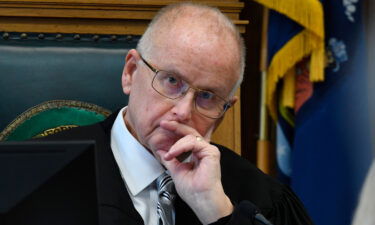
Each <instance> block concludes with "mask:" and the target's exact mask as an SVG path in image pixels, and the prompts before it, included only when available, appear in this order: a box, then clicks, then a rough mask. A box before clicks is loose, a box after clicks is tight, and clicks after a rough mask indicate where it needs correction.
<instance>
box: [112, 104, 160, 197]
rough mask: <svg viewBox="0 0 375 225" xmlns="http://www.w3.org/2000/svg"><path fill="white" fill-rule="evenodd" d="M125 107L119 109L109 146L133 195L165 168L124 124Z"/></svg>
mask: <svg viewBox="0 0 375 225" xmlns="http://www.w3.org/2000/svg"><path fill="white" fill-rule="evenodd" d="M125 112H126V107H124V108H123V109H121V110H120V112H119V114H118V115H117V118H116V120H115V122H114V124H113V127H112V130H111V147H112V151H113V154H114V156H115V159H116V162H117V164H118V166H119V168H120V172H121V175H122V177H123V179H124V180H125V183H126V185H127V187H128V189H129V190H130V192H131V194H132V195H133V196H135V195H137V194H138V193H140V192H141V191H142V190H143V189H145V188H146V187H147V186H148V185H150V184H151V183H152V182H153V181H154V180H155V179H156V178H157V177H159V176H160V175H161V174H162V173H163V172H164V171H165V169H164V168H163V166H162V165H161V164H160V162H159V161H158V160H157V159H156V158H155V157H154V156H153V155H152V154H151V153H150V152H149V151H148V150H147V149H146V148H145V147H144V146H143V145H141V144H140V143H139V142H138V140H137V139H135V138H134V136H133V135H132V134H131V133H130V132H129V130H128V129H127V127H126V125H125V121H124V116H123V115H125Z"/></svg>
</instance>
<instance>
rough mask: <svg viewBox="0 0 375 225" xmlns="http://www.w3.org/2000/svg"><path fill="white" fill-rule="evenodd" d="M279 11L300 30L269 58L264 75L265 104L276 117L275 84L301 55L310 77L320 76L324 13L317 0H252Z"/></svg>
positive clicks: (320, 78)
mask: <svg viewBox="0 0 375 225" xmlns="http://www.w3.org/2000/svg"><path fill="white" fill-rule="evenodd" d="M254 1H256V2H259V3H261V4H263V5H264V6H266V7H268V8H271V9H273V10H275V11H278V12H279V13H282V14H284V15H286V16H287V17H289V18H290V19H292V20H294V21H295V22H297V23H299V24H300V25H301V26H303V27H304V29H303V30H302V31H301V32H300V33H298V34H297V35H295V36H294V37H293V38H292V39H290V40H289V41H288V42H287V43H286V44H285V45H284V46H283V47H282V48H281V49H280V50H279V51H278V52H277V53H276V54H275V55H274V56H273V58H272V61H271V63H270V66H269V68H268V73H267V74H268V75H267V76H268V77H267V97H266V99H267V105H268V107H269V109H270V114H271V116H272V118H273V119H275V120H277V109H276V107H277V104H276V97H275V92H276V86H277V83H278V81H279V80H280V79H282V78H284V76H285V74H286V73H287V72H288V71H289V70H291V69H292V68H293V67H294V66H295V64H296V63H298V62H299V61H301V60H302V59H303V58H304V57H307V56H311V60H310V80H311V81H313V82H315V81H322V80H323V79H324V15H323V6H322V4H321V3H320V1H319V0H254Z"/></svg>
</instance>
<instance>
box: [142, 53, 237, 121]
mask: <svg viewBox="0 0 375 225" xmlns="http://www.w3.org/2000/svg"><path fill="white" fill-rule="evenodd" d="M141 59H142V61H143V62H144V63H145V64H146V65H147V67H148V68H150V70H152V71H153V72H154V73H155V75H154V77H153V78H152V83H151V86H152V88H153V89H154V90H155V91H156V92H157V93H159V94H160V95H162V96H164V97H166V98H169V99H178V98H181V97H183V96H185V95H186V93H187V92H188V91H189V89H193V90H195V96H194V97H195V98H194V103H195V104H194V105H195V109H196V110H197V111H198V112H199V113H200V114H202V115H203V116H206V117H208V118H211V119H218V118H220V117H222V116H223V115H224V113H225V111H227V109H228V108H229V107H230V106H231V104H230V103H229V102H228V101H226V100H225V99H224V98H222V97H220V96H218V95H216V94H214V93H212V92H210V91H206V90H202V89H199V88H195V87H192V86H190V85H189V84H188V83H187V82H186V81H184V80H183V79H181V78H180V77H179V76H178V75H176V74H174V73H171V72H167V71H164V70H158V69H155V68H154V67H153V66H151V65H150V64H149V63H148V62H147V61H146V60H145V59H144V58H143V57H142V56H141Z"/></svg>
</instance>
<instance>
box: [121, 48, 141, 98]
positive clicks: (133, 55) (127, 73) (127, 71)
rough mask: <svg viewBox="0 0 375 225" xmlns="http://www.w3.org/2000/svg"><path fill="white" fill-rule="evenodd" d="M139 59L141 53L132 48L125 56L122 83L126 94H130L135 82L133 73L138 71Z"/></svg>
mask: <svg viewBox="0 0 375 225" xmlns="http://www.w3.org/2000/svg"><path fill="white" fill-rule="evenodd" d="M138 60H139V54H138V52H137V50H135V49H131V50H129V52H128V54H127V55H126V58H125V66H124V69H123V71H122V76H121V85H122V91H123V92H124V93H125V94H127V95H128V94H130V91H131V86H132V82H133V75H134V73H135V72H136V71H137V62H138Z"/></svg>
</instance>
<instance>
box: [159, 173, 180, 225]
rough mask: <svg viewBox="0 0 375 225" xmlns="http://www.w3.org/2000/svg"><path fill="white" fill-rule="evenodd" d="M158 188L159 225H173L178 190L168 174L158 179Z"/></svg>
mask: <svg viewBox="0 0 375 225" xmlns="http://www.w3.org/2000/svg"><path fill="white" fill-rule="evenodd" d="M156 188H157V190H158V204H157V213H158V216H159V225H173V211H174V207H173V202H174V199H175V198H176V190H175V187H174V183H173V180H172V178H171V176H170V175H169V174H168V173H167V172H164V173H163V174H162V175H160V176H159V177H158V178H157V179H156Z"/></svg>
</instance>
